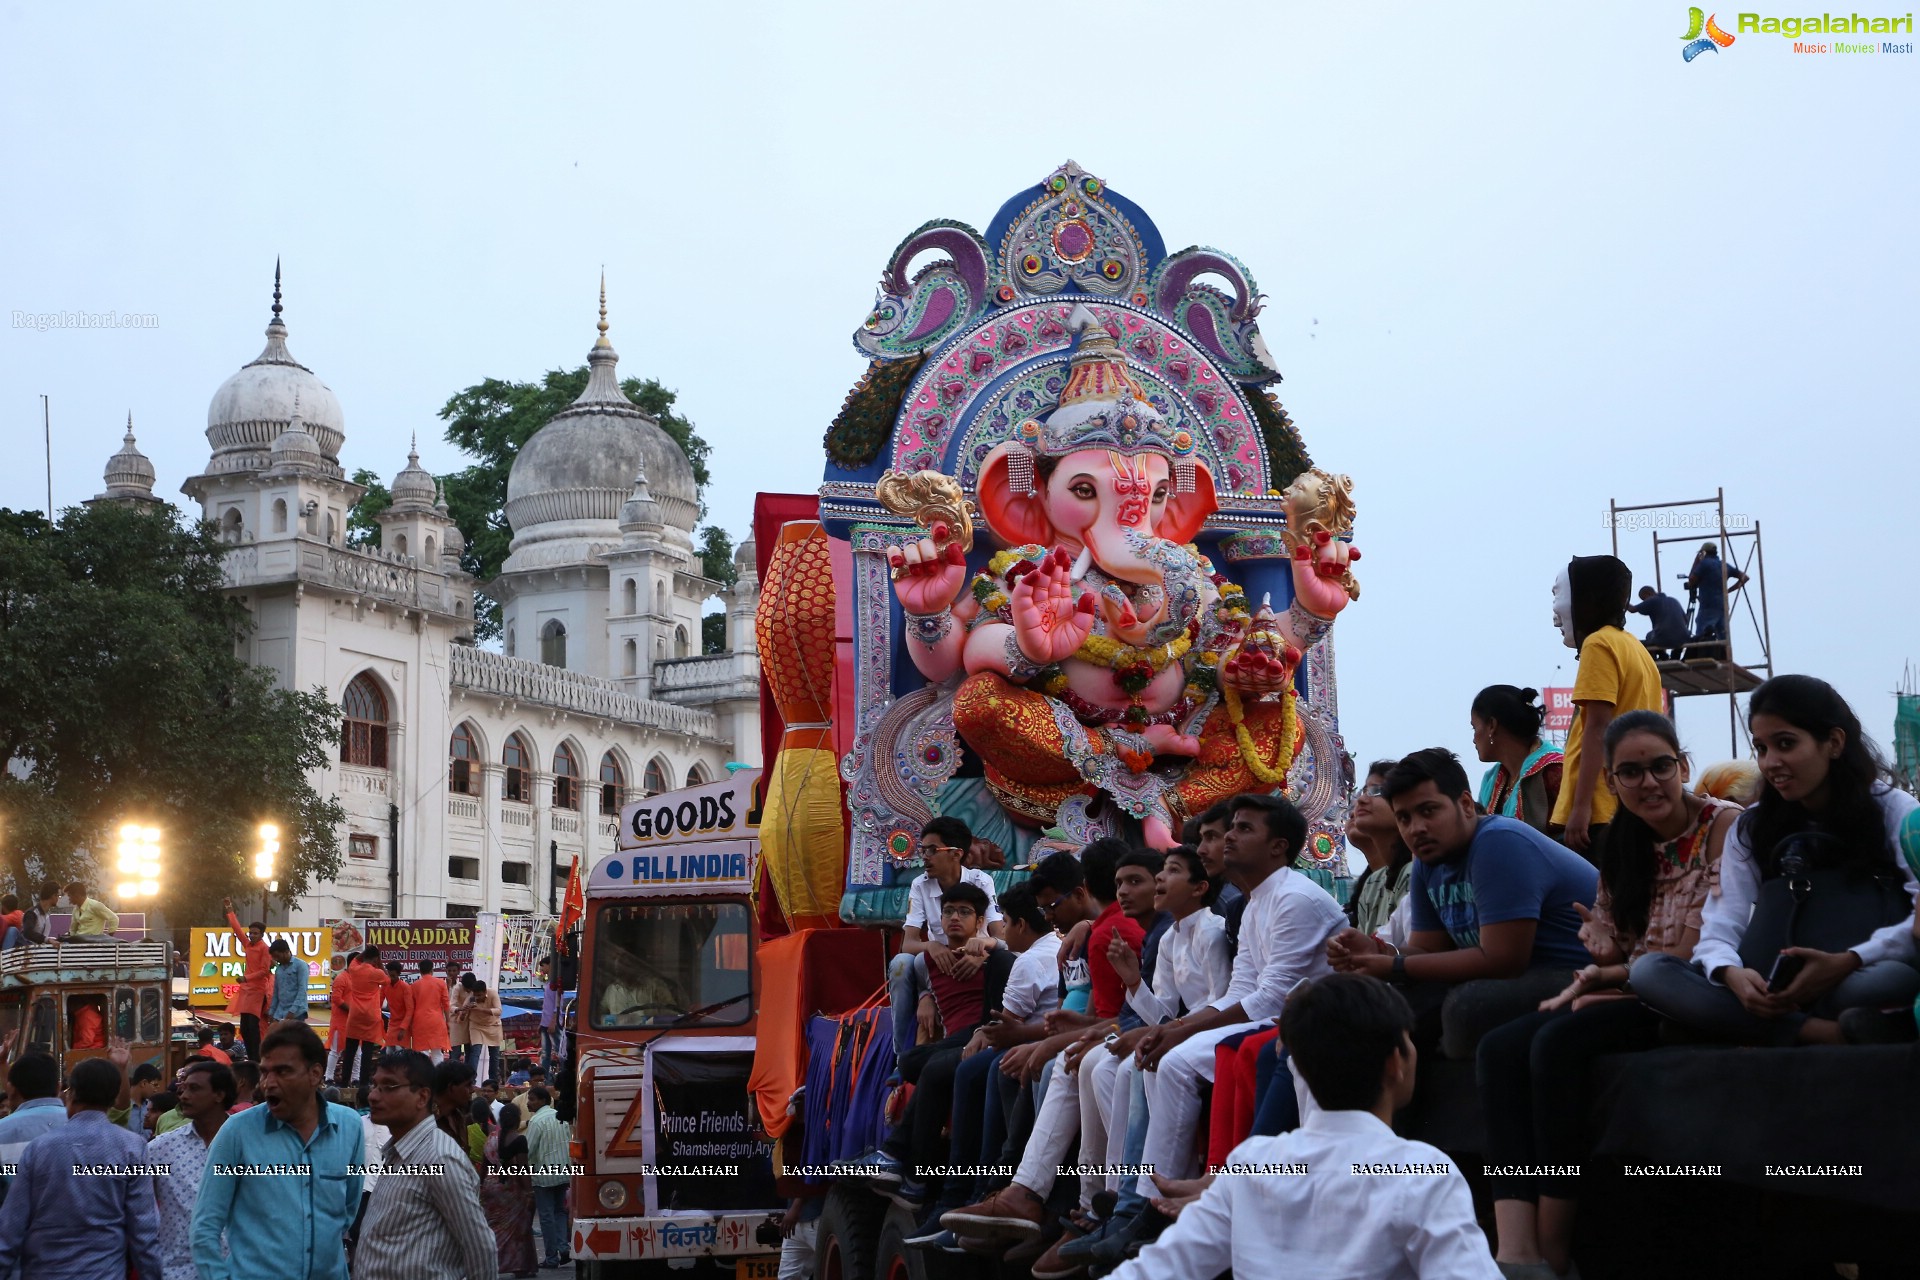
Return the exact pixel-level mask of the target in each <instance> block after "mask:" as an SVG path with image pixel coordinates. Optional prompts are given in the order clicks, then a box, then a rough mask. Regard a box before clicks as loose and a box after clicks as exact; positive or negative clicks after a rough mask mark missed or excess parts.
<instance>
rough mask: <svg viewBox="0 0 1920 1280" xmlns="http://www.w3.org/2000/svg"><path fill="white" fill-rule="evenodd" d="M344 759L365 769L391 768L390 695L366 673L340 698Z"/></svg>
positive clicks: (341, 758) (362, 673) (357, 678)
mask: <svg viewBox="0 0 1920 1280" xmlns="http://www.w3.org/2000/svg"><path fill="white" fill-rule="evenodd" d="M340 710H341V712H342V714H343V716H344V720H343V722H342V724H341V727H340V760H341V762H342V763H343V764H354V765H359V766H360V767H361V768H363V769H384V768H386V767H387V695H386V694H385V693H384V692H382V691H381V689H380V685H379V682H377V681H376V680H375V679H374V678H373V676H372V675H370V674H368V673H367V672H365V671H362V672H361V673H360V674H359V675H357V676H355V677H354V678H353V680H352V682H351V683H349V684H348V685H347V691H346V693H344V694H343V695H341V698H340Z"/></svg>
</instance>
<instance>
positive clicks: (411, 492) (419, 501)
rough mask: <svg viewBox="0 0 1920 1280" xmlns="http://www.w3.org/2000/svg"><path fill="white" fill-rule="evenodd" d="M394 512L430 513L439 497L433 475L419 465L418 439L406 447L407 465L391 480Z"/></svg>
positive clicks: (438, 486)
mask: <svg viewBox="0 0 1920 1280" xmlns="http://www.w3.org/2000/svg"><path fill="white" fill-rule="evenodd" d="M390 492H391V493H392V494H393V506H392V508H391V509H392V510H394V511H430V510H432V509H433V506H434V500H435V499H436V498H438V497H439V496H440V485H439V483H438V482H437V481H435V480H434V478H433V474H432V473H431V472H429V471H428V470H427V469H426V468H425V467H423V466H421V465H420V447H419V438H418V437H415V438H414V440H413V441H412V442H411V443H410V444H409V445H408V446H407V465H406V466H405V467H403V468H401V471H400V474H399V475H397V476H395V477H394V478H393V485H392V488H391V489H390Z"/></svg>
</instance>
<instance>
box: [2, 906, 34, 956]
mask: <svg viewBox="0 0 1920 1280" xmlns="http://www.w3.org/2000/svg"><path fill="white" fill-rule="evenodd" d="M25 918H26V912H24V911H22V910H21V909H20V895H19V894H15V893H6V894H0V951H11V950H13V949H14V948H15V947H17V946H20V945H21V944H22V943H24V942H25V941H26V940H27V935H26V934H24V933H22V932H20V924H21V922H22V921H23V920H24V919H25Z"/></svg>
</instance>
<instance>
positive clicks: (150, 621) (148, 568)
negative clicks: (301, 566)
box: [0, 505, 345, 920]
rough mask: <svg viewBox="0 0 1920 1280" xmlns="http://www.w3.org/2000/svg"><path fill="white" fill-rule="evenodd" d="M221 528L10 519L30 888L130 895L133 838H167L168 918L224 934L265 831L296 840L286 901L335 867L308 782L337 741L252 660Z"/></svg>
mask: <svg viewBox="0 0 1920 1280" xmlns="http://www.w3.org/2000/svg"><path fill="white" fill-rule="evenodd" d="M224 550H225V548H224V547H223V546H222V545H221V543H220V542H219V541H218V539H217V537H216V535H215V532H214V530H213V527H212V526H211V525H207V524H195V525H187V524H185V523H183V522H182V521H181V519H180V517H179V514H178V512H176V511H175V509H174V508H173V507H171V506H161V507H155V508H151V509H145V510H140V509H132V508H129V507H124V506H118V505H102V506H97V507H92V508H81V507H75V508H70V509H68V510H67V511H65V512H63V513H62V514H61V517H60V521H59V523H58V524H57V525H55V524H50V523H49V522H48V521H47V520H46V518H45V517H43V516H41V515H40V514H39V513H37V512H23V511H9V510H4V509H0V765H4V768H0V856H4V859H5V861H6V863H7V866H8V868H9V869H10V870H11V872H12V877H13V882H14V885H15V887H16V889H20V888H24V887H25V886H27V885H29V884H32V883H35V882H37V881H38V880H40V879H42V878H49V879H55V880H59V879H62V878H65V877H68V876H71V875H75V874H81V875H89V874H90V875H91V881H90V882H91V883H97V884H102V885H104V886H107V888H108V894H109V896H111V888H112V886H113V885H114V884H116V883H117V879H118V877H117V867H116V858H115V856H114V844H115V842H116V839H117V831H118V827H119V825H120V824H121V823H122V822H124V821H126V820H128V819H138V820H140V821H142V822H144V823H146V824H149V825H153V826H157V827H159V828H160V829H161V830H162V831H163V832H164V833H165V834H164V840H163V849H164V851H165V853H164V860H163V864H162V866H163V873H162V874H163V879H162V890H161V896H160V899H159V902H158V903H157V904H156V905H158V906H160V907H161V908H162V909H164V910H166V911H167V912H168V914H169V915H170V916H171V917H172V918H173V919H176V920H196V919H207V920H210V919H213V918H214V917H215V915H216V913H217V911H218V907H219V902H220V899H221V898H222V897H223V896H227V895H231V896H233V897H234V898H236V899H244V898H246V897H248V896H250V895H253V894H257V893H258V892H259V884H258V882H257V881H255V880H254V879H253V877H252V869H251V863H252V857H251V854H252V850H253V848H254V846H255V844H256V831H257V828H258V825H259V824H260V823H261V822H266V821H271V822H274V823H276V824H278V826H279V827H280V830H281V863H280V867H279V882H280V897H281V898H283V899H287V900H291V899H293V898H296V897H299V896H300V895H302V894H303V893H305V892H306V891H307V890H308V889H309V888H311V886H312V885H313V884H314V883H315V882H317V881H319V880H323V879H329V878H331V877H332V876H333V875H334V874H336V872H337V871H338V869H339V864H340V851H339V837H338V831H339V828H340V826H341V824H342V823H343V822H344V821H345V813H344V811H343V810H342V809H341V807H340V804H339V802H338V801H337V800H334V799H333V798H331V797H325V798H323V797H322V796H321V795H319V794H318V793H317V792H316V791H315V790H314V789H313V787H312V785H311V783H310V782H309V775H310V773H311V771H313V770H315V769H318V768H320V767H322V766H324V765H325V764H326V763H327V761H328V759H329V758H330V756H331V754H332V747H333V745H334V744H335V743H337V742H338V740H339V731H340V711H339V708H338V707H336V706H335V705H334V704H333V703H332V702H331V701H330V700H329V699H328V698H327V697H326V696H325V695H324V694H322V693H318V692H315V693H297V692H287V691H286V690H282V689H279V688H277V687H276V686H275V684H274V682H273V677H272V674H271V673H270V672H269V671H268V670H266V669H264V668H259V667H255V666H252V665H251V664H249V663H247V662H246V661H244V660H243V659H241V658H240V657H239V656H237V653H238V651H237V644H238V642H239V641H240V639H241V638H242V637H243V636H244V635H245V633H246V631H247V629H248V627H249V625H250V622H249V615H248V613H247V611H246V609H245V608H244V607H243V606H241V605H240V604H239V603H238V602H237V601H235V600H232V599H230V598H229V597H228V596H227V594H226V592H225V591H224V589H223V579H222V570H221V563H222V558H223V552H224Z"/></svg>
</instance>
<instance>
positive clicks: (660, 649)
mask: <svg viewBox="0 0 1920 1280" xmlns="http://www.w3.org/2000/svg"><path fill="white" fill-rule="evenodd" d="M666 658H667V638H666V637H665V636H655V637H654V638H653V660H654V661H655V662H665V661H666Z"/></svg>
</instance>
